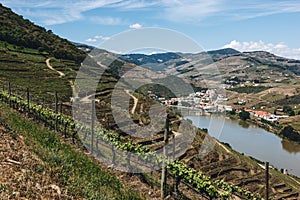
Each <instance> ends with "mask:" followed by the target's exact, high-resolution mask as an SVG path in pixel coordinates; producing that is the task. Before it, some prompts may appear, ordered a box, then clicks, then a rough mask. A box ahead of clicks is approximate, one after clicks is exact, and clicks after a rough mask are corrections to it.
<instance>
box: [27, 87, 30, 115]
mask: <svg viewBox="0 0 300 200" xmlns="http://www.w3.org/2000/svg"><path fill="white" fill-rule="evenodd" d="M27 106H28V108H27V109H28V114H29V113H30V94H29V88H27Z"/></svg>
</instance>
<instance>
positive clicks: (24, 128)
mask: <svg viewBox="0 0 300 200" xmlns="http://www.w3.org/2000/svg"><path fill="white" fill-rule="evenodd" d="M4 10H6V11H5V12H7V13H9V12H10V11H9V10H8V9H5V8H4ZM13 16H15V15H13ZM19 19H20V20H21V18H19V17H16V16H15V18H14V19H11V20H12V22H11V23H16V22H15V21H18V20H19ZM21 21H22V20H21ZM20 23H22V22H20ZM24 23H25V22H24ZM26 24H27V22H26ZM28 25H29V24H28ZM41 29H43V28H41ZM24 31H25V30H24ZM16 32H17V31H15V30H13V31H12V33H9V34H11V35H14V34H16ZM21 32H22V31H21ZM38 32H39V31H38ZM42 32H43V31H42ZM48 33H49V34H51V33H50V32H48ZM29 35H30V34H29ZM34 36H35V35H34ZM37 37H39V34H37ZM51 37H57V36H53V35H52V34H51ZM16 40H18V37H17V38H16ZM58 40H59V38H58ZM12 42H13V41H10V40H9V39H8V38H5V40H4V41H1V42H0V51H1V55H0V60H1V62H0V70H1V74H0V80H1V81H0V88H1V90H2V89H4V90H5V91H6V92H4V91H1V93H0V96H1V101H2V102H3V103H1V104H0V108H1V109H0V121H1V122H3V123H4V124H5V128H6V129H9V130H11V131H12V137H9V136H8V135H7V134H6V133H7V132H9V130H8V131H7V130H4V131H3V137H4V138H5V140H6V141H8V142H10V143H14V144H15V146H16V149H18V146H19V145H21V144H19V143H18V142H16V141H14V140H20V139H19V138H22V137H24V141H25V144H26V145H27V146H28V147H24V146H22V145H21V146H20V148H19V149H25V152H27V153H28V154H29V155H33V156H34V155H37V156H38V157H39V158H38V159H36V160H29V161H28V160H22V158H21V157H19V154H18V153H17V150H16V151H12V152H11V154H10V155H9V154H6V156H11V157H12V159H11V160H14V159H15V161H17V162H25V163H26V162H36V163H35V164H36V165H37V166H38V167H37V169H35V170H36V173H42V172H45V174H47V172H49V173H50V175H51V177H50V178H53V179H49V180H48V179H47V180H45V182H44V185H45V186H47V185H48V183H50V182H51V183H53V184H55V185H56V186H58V187H59V188H60V189H61V191H62V193H64V194H66V195H68V196H62V197H67V198H72V197H74V199H139V198H140V196H141V197H145V198H147V199H157V198H159V190H160V189H159V186H160V181H161V180H160V179H161V178H160V177H161V170H154V171H153V172H152V173H142V174H134V173H125V172H118V171H117V170H114V167H116V166H115V165H116V163H115V160H114V156H110V155H111V153H112V154H114V153H115V149H118V151H121V152H119V154H118V151H116V152H117V153H116V154H117V158H116V160H120V163H119V164H120V165H121V167H122V168H121V169H125V168H126V169H127V168H128V170H130V169H131V168H132V167H137V168H139V167H143V166H142V165H141V166H136V165H135V164H134V163H139V162H140V159H144V156H145V155H146V156H145V157H146V158H147V155H149V154H148V153H149V152H151V151H155V150H158V149H162V147H163V146H164V141H163V140H164V128H161V129H156V130H155V133H156V134H152V135H149V136H147V137H143V138H139V137H135V136H131V135H129V134H128V132H126V131H124V129H123V128H130V129H131V130H132V131H136V132H137V131H138V130H140V129H139V128H142V129H143V130H146V128H144V127H146V126H147V125H148V124H149V123H151V119H150V116H151V112H154V113H155V111H157V110H154V109H155V107H154V109H153V108H152V107H151V106H153V105H155V104H157V102H155V101H154V100H152V99H150V98H148V97H147V96H145V95H142V94H140V93H137V92H136V91H133V92H132V93H130V92H128V91H126V90H124V91H123V90H122V89H126V88H128V89H131V88H132V87H133V86H134V85H135V83H137V82H142V83H144V82H145V81H148V82H149V83H151V84H156V83H160V82H159V81H161V80H163V78H165V75H163V74H160V73H156V71H155V70H153V71H150V70H145V69H144V68H143V66H142V67H140V66H139V67H137V66H136V65H135V64H132V63H128V62H126V61H124V60H121V59H120V58H118V56H116V55H115V54H112V53H110V52H107V51H105V50H97V51H94V52H92V55H91V57H87V59H86V60H85V62H84V64H86V65H87V67H86V68H85V70H84V71H82V73H83V74H82V75H83V76H82V77H81V78H82V79H81V80H82V81H83V82H84V83H86V84H87V86H89V85H88V83H89V80H90V78H91V76H90V75H94V73H95V72H98V71H99V69H102V70H103V72H104V73H103V74H102V76H101V79H100V80H99V83H98V85H96V88H94V89H95V90H96V91H95V90H91V89H89V87H87V88H88V89H86V88H84V87H81V88H80V87H79V88H76V85H75V87H74V79H75V77H76V75H77V74H79V73H78V71H77V70H78V69H79V65H78V63H77V61H78V60H76V59H75V60H74V58H72V57H70V58H67V59H57V58H54V57H53V56H55V53H54V51H55V49H49V52H46V51H44V50H41V49H38V48H39V47H37V46H34V45H32V46H27V47H26V46H25V47H24V46H22V45H21V44H20V43H17V42H15V43H13V44H12ZM29 45H30V44H29ZM80 48H82V49H83V50H86V51H89V50H87V49H90V47H89V46H85V45H80ZM80 52H81V51H80ZM227 53H228V54H230V57H235V56H240V54H239V53H238V52H236V51H234V50H230V49H229V50H228V49H227V50H224V51H223V50H220V51H216V52H211V54H214V55H215V58H214V59H216V60H222V59H225V57H227ZM224 54H225V55H224ZM186 56H189V58H191V59H194V60H196V59H198V60H197V61H199V60H200V61H201V65H197V63H194V64H191V63H189V61H187V60H182V57H183V54H179V56H177V54H173V53H169V54H167V56H165V54H159V55H156V56H154V57H152V58H151V59H150V60H151V62H152V61H155V60H156V61H158V60H161V63H162V64H163V65H165V66H163V68H157V69H156V70H159V69H163V70H166V71H168V70H169V72H170V73H172V72H174V71H172V70H174V69H175V73H176V74H179V75H182V76H191V75H193V74H192V73H193V70H191V69H193V67H198V66H205V65H207V64H211V59H209V58H208V57H206V56H203V55H202V54H198V55H191V54H189V55H186ZM96 58H97V59H96ZM158 62H160V61H158ZM169 64H171V65H169ZM174 66H175V67H174ZM159 67H161V66H159ZM172 68H173V69H172ZM206 69H207V68H206ZM127 72H130V73H129V77H128V78H130V79H131V80H132V81H127V80H126V79H125V80H121V79H120V77H122V76H123V75H124V74H126V73H127ZM194 75H195V74H194ZM196 75H197V74H196ZM153 77H155V79H153ZM160 79H161V80H160ZM8 81H10V83H11V84H10V85H9V84H8ZM97 81H98V80H97ZM173 81H174V82H175V83H177V84H179V85H181V84H180V82H176V80H174V79H173ZM117 83H119V84H122V86H124V87H123V88H119V89H118V88H117V89H115V88H116V86H117ZM182 85H183V84H182ZM9 86H10V88H9ZM83 86H86V85H83ZM27 88H29V92H30V95H29V98H28V100H29V101H30V104H28V102H27V101H26V100H27V96H26V95H27V94H26V93H27ZM74 88H75V90H77V92H78V93H79V94H78V96H79V98H81V102H82V103H83V104H85V105H86V109H85V107H84V108H83V110H82V112H80V113H79V114H80V116H82V117H83V118H84V120H86V123H90V122H91V113H89V112H87V111H89V107H90V100H91V99H92V97H93V96H95V99H96V100H97V101H96V106H95V107H96V110H95V111H96V116H97V118H98V119H99V121H98V122H97V125H99V127H97V128H100V129H101V131H100V132H95V135H93V134H91V132H90V131H89V130H90V129H89V127H90V125H89V127H88V128H87V127H84V126H81V128H82V129H80V128H79V129H77V126H76V125H75V122H74V121H73V120H71V119H70V116H68V115H71V114H72V107H71V105H72V104H71V103H70V102H69V101H70V99H69V97H71V96H72V90H73V91H74ZM134 89H135V88H134ZM7 92H12V95H9V94H8V93H7ZM55 92H58V97H59V98H58V103H59V104H60V105H59V106H57V105H55V101H56V100H55ZM113 92H115V94H114V95H116V97H121V95H126V97H129V98H130V99H129V102H128V104H127V105H126V106H127V107H126V110H130V113H129V120H130V121H132V122H133V124H129V123H128V121H127V118H122V119H121V120H123V121H121V122H120V123H117V122H116V119H115V118H114V117H115V116H114V115H113V110H112V106H111V105H112V95H113ZM73 94H74V93H73ZM8 105H10V107H11V108H9V107H8ZM75 105H76V104H75ZM114 106H116V107H114V108H115V109H119V110H122V109H123V108H122V107H121V106H122V105H120V104H118V105H114ZM55 107H56V108H58V107H59V108H60V111H59V114H56V113H55V111H54V108H55ZM27 108H29V109H27ZM48 108H50V109H51V110H49V109H48ZM13 109H14V110H13ZM56 112H57V111H56ZM167 112H168V114H169V115H168V116H169V118H170V121H171V123H170V124H171V125H170V133H169V135H168V139H169V142H170V144H174V151H173V153H174V154H175V153H176V154H179V153H182V152H181V150H182V147H181V146H180V145H181V144H180V143H177V142H178V140H179V139H183V140H184V139H186V138H187V136H189V133H190V132H193V131H195V132H196V137H195V139H194V141H193V143H192V145H191V146H189V149H188V151H187V152H185V153H183V154H182V155H181V156H180V157H179V159H178V160H179V162H171V163H170V165H168V167H169V170H168V171H169V172H168V173H169V174H168V183H167V185H168V187H167V192H168V193H169V194H170V197H168V198H169V199H173V198H174V199H176V197H178V198H179V199H208V198H210V199H217V198H219V197H220V195H223V194H224V193H225V195H224V196H226V197H227V199H230V198H232V199H249V198H250V197H254V196H255V194H256V193H258V194H259V195H261V196H264V172H265V171H264V169H263V168H262V167H261V165H259V164H258V163H257V162H256V161H255V160H253V159H251V158H249V157H247V156H244V155H241V154H239V153H237V152H235V151H233V150H232V149H231V148H230V147H229V146H225V145H223V144H221V143H219V142H217V143H216V147H215V149H214V150H212V151H211V152H210V153H208V154H207V155H206V156H205V157H203V158H202V159H200V158H199V151H200V148H199V147H200V146H201V143H202V142H203V140H204V138H205V137H206V138H208V139H209V140H210V141H214V139H213V138H211V137H209V136H208V135H207V133H206V132H205V131H204V130H200V129H195V127H193V126H192V124H190V123H188V122H187V121H185V120H183V119H182V118H181V117H180V116H179V115H177V114H176V109H175V110H171V109H167ZM122 116H123V115H122ZM122 116H121V117H122ZM91 124H93V123H91ZM77 125H78V124H77ZM121 125H122V127H120V126H121ZM131 125H132V126H133V127H131ZM179 125H183V128H184V129H183V130H180V129H179ZM49 129H50V130H49ZM1 130H2V129H1ZM1 134H2V132H1ZM92 135H93V136H95V137H96V138H94V137H93V136H92ZM82 136H85V137H82ZM14 137H15V138H14ZM16 138H17V139H16ZM90 138H92V139H91V140H89V139H90ZM93 139H95V140H93ZM177 139H178V140H177ZM21 141H22V140H21ZM90 141H92V142H90ZM175 141H177V142H175ZM179 141H180V140H179ZM84 142H88V143H85V144H86V146H83V143H84ZM111 144H113V148H111V147H110V146H109V145H111ZM89 145H90V146H92V147H93V148H94V149H93V150H92V151H89V152H88V151H87V149H88V148H89ZM176 145H177V146H176ZM7 148H8V149H9V147H7ZM26 148H28V149H26ZM27 150H28V151H27ZM122 150H123V151H122ZM124 150H126V151H130V152H133V153H138V155H140V157H138V159H135V158H134V157H133V158H132V157H128V156H124ZM204 150H205V149H204ZM169 154H171V152H169ZM93 156H95V157H98V156H103V157H104V156H106V159H105V160H101V161H104V162H101V163H100V162H98V161H97V160H95V159H93V158H92V157H93ZM169 156H171V155H169ZM125 158H126V160H125ZM41 160H42V161H43V162H44V164H45V168H42V169H40V168H39V167H40V165H39V163H40V162H41ZM157 160H158V161H157V162H158V163H159V162H161V161H159V159H157ZM150 164H151V159H150ZM156 164H157V163H154V166H153V167H154V169H156ZM112 166H113V167H112ZM27 167H28V165H24V168H25V169H27ZM42 167H43V166H42ZM176 167H178V168H176ZM45 169H49V171H47V170H45ZM6 170H11V171H13V172H15V173H17V174H18V173H21V174H22V173H23V171H24V170H23V171H22V169H20V168H16V169H15V168H9V167H8V169H7V168H6ZM20 171H21V172H20ZM270 173H271V177H270V188H272V194H271V196H272V197H274V198H277V199H280V198H288V197H290V198H293V197H296V196H299V192H300V191H299V188H300V187H299V183H298V182H297V181H295V180H294V179H292V178H291V177H289V176H286V175H283V174H280V173H279V172H278V171H276V170H271V172H270ZM25 175H26V174H25ZM50 175H49V176H50ZM35 177H37V179H38V178H39V177H40V176H39V175H38V174H35V173H33V178H32V179H29V182H33V181H32V180H33V179H34V178H35ZM178 177H179V178H178ZM178 179H179V180H178ZM222 180H225V181H226V182H223V181H222ZM6 181H8V183H7V184H4V183H2V184H1V192H2V191H4V192H3V193H4V195H7V193H9V192H10V191H12V190H14V189H17V188H18V187H17V186H18V185H17V186H16V185H12V187H11V188H10V187H9V186H10V182H9V181H11V182H13V181H14V179H12V178H10V177H7V178H6ZM22 181H24V182H21V183H20V185H25V184H26V182H25V181H26V179H22ZM3 182H4V181H3ZM227 182H228V183H230V184H228V183H227ZM174 183H176V184H178V185H177V186H176V184H174ZM278 183H280V188H279V189H278V187H279V186H278ZM42 184H43V183H39V185H42ZM35 185H36V184H35ZM35 185H34V184H33V183H30V184H29V186H32V188H30V187H29V188H26V189H28V190H30V189H31V190H32V193H33V194H36V193H37V189H35V188H36V186H35ZM176 187H178V188H177V189H179V191H178V193H176V192H174V190H175V189H174V188H176ZM52 188H53V187H52ZM54 188H57V187H55V186H54ZM132 190H133V191H135V192H132ZM248 190H249V191H250V192H249V191H248ZM54 192H55V191H54ZM251 192H252V193H253V194H252V193H251ZM20 193H21V192H20ZM45 193H46V194H47V191H45ZM136 193H138V194H140V195H137V194H136ZM227 193H228V194H227ZM46 194H45V195H46ZM22 195H24V196H25V198H26V197H27V198H30V196H29V197H28V196H26V194H23V193H22ZM41 195H44V194H43V193H42V194H41ZM54 195H55V194H54ZM177 195H178V196H177ZM229 195H230V197H229Z"/></svg>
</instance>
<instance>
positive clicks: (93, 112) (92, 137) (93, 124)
mask: <svg viewBox="0 0 300 200" xmlns="http://www.w3.org/2000/svg"><path fill="white" fill-rule="evenodd" d="M91 106H92V123H91V126H92V127H91V130H92V133H91V134H92V135H91V153H92V154H93V147H94V134H95V133H94V132H95V100H92V105H91Z"/></svg>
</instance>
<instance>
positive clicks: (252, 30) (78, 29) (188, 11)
mask: <svg viewBox="0 0 300 200" xmlns="http://www.w3.org/2000/svg"><path fill="white" fill-rule="evenodd" d="M0 2H1V3H2V4H3V5H4V6H7V7H10V8H11V9H12V10H13V11H14V12H16V13H18V14H20V15H22V16H23V17H24V18H27V19H29V20H31V21H33V22H34V23H35V24H38V25H40V26H44V27H45V28H46V29H50V30H52V31H53V32H54V33H55V34H57V35H59V36H61V37H63V38H66V39H68V40H71V41H74V42H80V43H85V44H90V45H93V46H98V45H99V44H101V43H102V42H103V41H105V40H107V39H109V38H111V37H113V36H114V35H116V34H118V33H120V32H123V31H126V30H130V29H141V28H145V27H158V28H167V29H171V30H175V31H178V32H180V33H183V34H185V35H186V36H188V37H190V38H192V39H193V40H195V41H196V42H197V43H198V44H199V45H200V46H201V47H203V49H205V50H214V49H221V48H234V49H236V50H239V51H257V50H264V51H269V52H271V53H274V54H276V55H279V56H283V57H288V58H295V59H300V26H299V22H298V20H300V1H299V0H243V1H241V0H63V1H62V0H42V1H40V0H27V1H24V0H1V1H0Z"/></svg>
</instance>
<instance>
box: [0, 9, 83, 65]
mask: <svg viewBox="0 0 300 200" xmlns="http://www.w3.org/2000/svg"><path fill="white" fill-rule="evenodd" d="M0 40H1V41H6V42H8V43H10V44H14V45H17V46H21V47H26V48H32V49H37V50H39V51H40V52H47V53H49V54H50V55H52V56H54V57H56V58H60V59H69V60H74V61H76V62H77V63H80V62H81V61H82V60H83V59H84V58H85V53H84V52H83V51H81V50H79V49H77V48H76V47H75V46H74V45H73V44H72V43H71V42H69V41H68V40H66V39H62V38H60V37H58V36H57V35H54V34H53V33H52V31H51V30H48V31H47V30H46V29H45V28H43V27H40V26H37V25H35V24H33V23H32V22H30V21H29V20H27V19H24V18H23V17H22V16H20V15H17V14H15V13H14V12H12V11H11V9H9V8H6V7H4V6H3V5H2V4H0Z"/></svg>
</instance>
